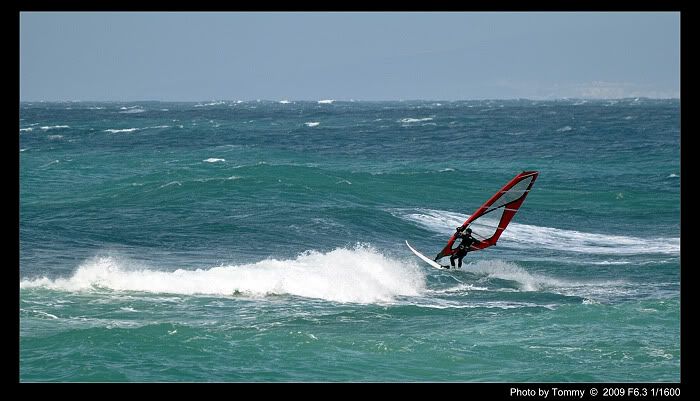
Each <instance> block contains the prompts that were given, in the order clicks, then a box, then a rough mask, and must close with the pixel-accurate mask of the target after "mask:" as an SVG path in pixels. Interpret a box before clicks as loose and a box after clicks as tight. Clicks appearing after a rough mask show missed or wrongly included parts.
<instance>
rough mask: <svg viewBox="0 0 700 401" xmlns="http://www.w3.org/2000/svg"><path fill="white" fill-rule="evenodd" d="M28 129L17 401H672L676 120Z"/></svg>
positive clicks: (565, 110)
mask: <svg viewBox="0 0 700 401" xmlns="http://www.w3.org/2000/svg"><path fill="white" fill-rule="evenodd" d="M19 112H20V113H19V149H18V151H19V189H20V193H19V276H20V282H19V292H18V293H19V301H18V302H19V379H20V381H22V382H64V381H65V382H93V381H100V382H112V381H117V382H150V381H157V382H268V381H272V382H599V381H600V382H606V381H615V382H618V381H619V382H678V381H680V358H681V349H680V308H681V305H680V281H681V280H680V267H681V266H680V186H681V185H680V181H681V177H680V175H681V171H680V101H679V100H677V99H676V100H659V99H647V98H630V99H617V100H580V99H564V100H551V101H543V100H525V99H520V100H472V101H386V102H366V101H332V100H322V101H255V100H254V101H240V100H239V101H208V102H21V103H20V106H19ZM525 170H537V171H539V177H538V178H537V181H536V182H535V184H534V186H533V188H532V191H531V192H530V194H529V195H528V197H527V199H526V200H525V202H524V203H523V205H522V207H521V208H520V211H519V212H518V213H517V214H516V215H515V217H514V219H513V221H512V222H511V223H510V225H509V226H508V228H507V229H506V230H505V232H504V233H503V235H502V236H501V238H500V240H499V242H498V245H497V246H495V247H490V248H487V249H485V250H483V251H479V252H473V253H469V254H468V255H467V257H466V258H465V259H464V265H463V267H462V269H461V270H456V271H452V270H450V271H447V270H438V269H434V268H432V267H430V266H428V265H427V264H425V263H424V262H422V261H421V260H420V259H418V258H417V257H415V256H414V255H413V254H412V253H411V252H410V250H409V249H408V248H407V247H406V245H405V243H404V241H405V240H408V241H409V242H410V243H411V244H412V245H413V246H414V247H416V248H417V249H419V250H420V251H422V252H423V253H425V254H426V255H428V256H430V257H433V256H434V255H435V254H437V252H438V251H439V250H440V249H441V248H442V247H443V246H444V245H445V244H446V242H447V240H448V239H449V237H450V235H451V234H452V233H453V232H454V229H455V227H456V226H458V225H460V224H462V223H463V222H464V220H466V219H467V217H468V216H469V215H470V214H471V213H473V212H474V211H475V210H476V209H477V208H478V207H479V206H480V205H481V204H482V203H483V202H485V201H486V200H487V199H488V198H489V197H491V195H493V193H494V192H496V191H497V190H499V189H500V188H501V187H502V186H503V185H504V184H505V183H506V182H508V181H509V180H510V179H511V178H513V177H514V176H515V175H516V174H518V173H520V172H521V171H525ZM442 262H443V263H447V259H443V260H442Z"/></svg>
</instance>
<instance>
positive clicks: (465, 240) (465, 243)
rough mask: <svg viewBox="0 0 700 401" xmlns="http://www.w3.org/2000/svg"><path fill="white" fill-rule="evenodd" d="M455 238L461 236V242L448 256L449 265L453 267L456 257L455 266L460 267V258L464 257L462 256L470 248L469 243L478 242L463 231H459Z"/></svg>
mask: <svg viewBox="0 0 700 401" xmlns="http://www.w3.org/2000/svg"><path fill="white" fill-rule="evenodd" d="M457 238H461V239H462V242H460V243H459V247H457V250H456V251H455V253H453V254H452V256H450V265H451V266H452V267H455V259H457V267H462V259H464V256H465V255H466V254H467V252H469V251H470V250H471V245H472V244H474V243H476V242H479V241H477V240H476V239H474V237H472V236H471V235H470V234H465V233H460V234H458V235H457Z"/></svg>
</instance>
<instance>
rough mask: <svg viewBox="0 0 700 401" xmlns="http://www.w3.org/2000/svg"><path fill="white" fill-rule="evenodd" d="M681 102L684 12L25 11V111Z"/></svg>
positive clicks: (22, 42) (22, 61)
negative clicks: (54, 105)
mask: <svg viewBox="0 0 700 401" xmlns="http://www.w3.org/2000/svg"><path fill="white" fill-rule="evenodd" d="M632 96H634V97H636V96H648V97H663V98H668V97H674V98H677V97H680V13H677V12H674V13H671V12H667V13H655V12H645V13H613V12H609V13H554V12H550V13H486V12H473V13H454V12H452V13H267V12H263V13H234V12H226V13H204V12H198V13H87V12H80V13H72V12H60V13H55V12H52V13H37V12H23V13H21V14H20V100H26V101H36V100H214V99H227V100H236V99H242V100H246V99H269V100H282V99H289V100H318V99H338V100H349V99H355V100H392V99H397V100H398V99H435V100H456V99H483V98H532V99H547V98H562V97H584V98H618V97H632Z"/></svg>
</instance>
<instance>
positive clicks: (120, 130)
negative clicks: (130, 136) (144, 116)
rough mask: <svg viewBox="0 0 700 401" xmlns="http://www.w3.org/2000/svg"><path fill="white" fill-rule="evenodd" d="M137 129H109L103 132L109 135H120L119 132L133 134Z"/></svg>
mask: <svg viewBox="0 0 700 401" xmlns="http://www.w3.org/2000/svg"><path fill="white" fill-rule="evenodd" d="M139 129H140V128H124V129H114V128H111V129H106V130H104V132H109V133H111V134H117V133H120V132H134V131H138V130H139Z"/></svg>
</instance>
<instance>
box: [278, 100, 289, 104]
mask: <svg viewBox="0 0 700 401" xmlns="http://www.w3.org/2000/svg"><path fill="white" fill-rule="evenodd" d="M280 103H281V104H289V103H292V102H290V101H289V100H280Z"/></svg>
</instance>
